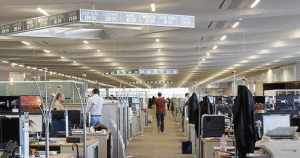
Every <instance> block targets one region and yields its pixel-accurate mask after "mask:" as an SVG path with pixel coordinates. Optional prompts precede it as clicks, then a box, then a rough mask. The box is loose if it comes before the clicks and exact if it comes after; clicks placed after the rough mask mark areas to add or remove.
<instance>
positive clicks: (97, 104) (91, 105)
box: [87, 88, 104, 126]
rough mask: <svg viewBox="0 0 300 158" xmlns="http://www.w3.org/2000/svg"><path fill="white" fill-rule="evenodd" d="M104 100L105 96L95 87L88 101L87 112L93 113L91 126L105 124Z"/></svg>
mask: <svg viewBox="0 0 300 158" xmlns="http://www.w3.org/2000/svg"><path fill="white" fill-rule="evenodd" d="M103 102H104V101H103V98H102V97H100V95H99V89H97V88H95V89H93V91H92V93H91V97H90V98H89V100H88V102H87V112H90V113H91V126H96V125H97V124H98V123H100V124H103V121H102V116H101V115H102V105H103Z"/></svg>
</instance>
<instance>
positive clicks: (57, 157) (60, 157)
mask: <svg viewBox="0 0 300 158" xmlns="http://www.w3.org/2000/svg"><path fill="white" fill-rule="evenodd" d="M49 157H50V158H75V157H74V156H73V154H57V155H54V156H49Z"/></svg>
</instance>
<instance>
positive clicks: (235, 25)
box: [232, 22, 240, 28]
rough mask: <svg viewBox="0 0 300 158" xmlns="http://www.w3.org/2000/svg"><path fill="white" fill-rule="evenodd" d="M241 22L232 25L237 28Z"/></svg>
mask: <svg viewBox="0 0 300 158" xmlns="http://www.w3.org/2000/svg"><path fill="white" fill-rule="evenodd" d="M239 24H240V22H236V23H234V24H233V26H232V28H236V27H237V26H238V25H239Z"/></svg>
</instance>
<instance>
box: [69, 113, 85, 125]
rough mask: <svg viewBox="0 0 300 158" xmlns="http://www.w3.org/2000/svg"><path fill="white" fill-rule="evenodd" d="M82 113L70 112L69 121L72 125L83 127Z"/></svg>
mask: <svg viewBox="0 0 300 158" xmlns="http://www.w3.org/2000/svg"><path fill="white" fill-rule="evenodd" d="M81 116H82V114H81V111H80V110H68V120H69V121H71V125H72V126H73V125H81V118H82V117H81Z"/></svg>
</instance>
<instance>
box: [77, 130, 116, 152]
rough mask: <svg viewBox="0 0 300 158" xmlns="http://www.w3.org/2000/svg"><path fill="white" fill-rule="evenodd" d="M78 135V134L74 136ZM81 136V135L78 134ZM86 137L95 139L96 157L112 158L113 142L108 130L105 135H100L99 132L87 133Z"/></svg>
mask: <svg viewBox="0 0 300 158" xmlns="http://www.w3.org/2000/svg"><path fill="white" fill-rule="evenodd" d="M76 135H78V134H76ZM79 135H82V134H79ZM86 137H87V138H88V139H97V140H98V142H99V147H98V157H99V158H100V157H101V158H112V155H113V154H112V153H113V141H112V134H111V132H110V131H109V130H108V131H106V134H102V133H99V132H94V133H87V134H86Z"/></svg>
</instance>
